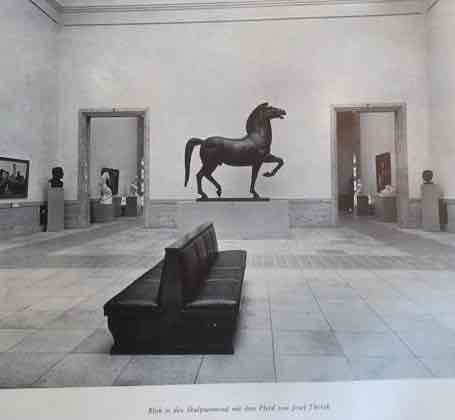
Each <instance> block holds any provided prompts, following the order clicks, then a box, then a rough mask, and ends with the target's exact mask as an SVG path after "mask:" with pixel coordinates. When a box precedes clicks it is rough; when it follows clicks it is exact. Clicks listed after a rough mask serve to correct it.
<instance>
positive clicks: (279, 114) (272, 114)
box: [262, 106, 286, 120]
mask: <svg viewBox="0 0 455 420" xmlns="http://www.w3.org/2000/svg"><path fill="white" fill-rule="evenodd" d="M262 116H263V118H266V119H268V120H273V119H274V118H280V119H283V118H284V117H285V116H286V111H285V110H284V109H280V108H275V107H274V106H267V107H266V108H264V109H263V111H262Z"/></svg>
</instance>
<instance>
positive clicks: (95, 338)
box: [72, 329, 114, 354]
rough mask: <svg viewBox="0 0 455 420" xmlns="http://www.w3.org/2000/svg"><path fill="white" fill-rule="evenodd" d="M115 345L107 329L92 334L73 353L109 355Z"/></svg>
mask: <svg viewBox="0 0 455 420" xmlns="http://www.w3.org/2000/svg"><path fill="white" fill-rule="evenodd" d="M113 344H114V339H113V338H112V335H111V333H110V332H109V331H108V330H107V329H96V330H95V331H94V332H93V333H92V334H90V335H89V336H88V337H87V338H85V339H84V340H83V341H82V342H81V343H80V344H79V345H78V346H77V347H75V348H74V349H73V350H72V352H73V353H105V354H109V353H110V351H111V347H112V345H113Z"/></svg>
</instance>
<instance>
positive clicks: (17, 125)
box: [0, 0, 73, 201]
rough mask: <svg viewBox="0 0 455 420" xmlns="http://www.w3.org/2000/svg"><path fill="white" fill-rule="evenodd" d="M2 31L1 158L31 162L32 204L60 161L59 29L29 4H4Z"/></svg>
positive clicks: (12, 0)
mask: <svg viewBox="0 0 455 420" xmlns="http://www.w3.org/2000/svg"><path fill="white" fill-rule="evenodd" d="M0 28H1V35H2V36H1V37H0V57H2V60H1V66H0V80H1V81H0V127H1V128H0V156H6V157H12V158H20V159H29V160H30V173H29V192H28V201H41V200H44V199H46V194H45V191H46V189H47V180H48V179H49V178H50V175H51V171H50V167H51V165H53V164H56V163H58V162H56V161H55V158H56V150H57V143H56V142H57V98H58V96H57V89H58V82H57V80H58V72H57V31H58V26H57V25H56V24H55V23H54V22H53V21H51V20H50V19H49V18H48V17H47V16H45V15H44V14H43V13H42V12H41V11H40V10H38V9H37V8H36V7H35V6H34V5H33V4H31V3H30V2H29V1H28V0H2V4H1V7H0ZM65 181H68V182H69V179H65ZM71 188H73V186H71ZM20 201H25V200H23V199H21V200H20Z"/></svg>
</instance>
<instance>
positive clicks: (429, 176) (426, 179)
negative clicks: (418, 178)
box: [422, 169, 433, 184]
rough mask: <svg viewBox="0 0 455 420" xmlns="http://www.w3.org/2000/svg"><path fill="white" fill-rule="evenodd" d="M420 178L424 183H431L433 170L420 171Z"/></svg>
mask: <svg viewBox="0 0 455 420" xmlns="http://www.w3.org/2000/svg"><path fill="white" fill-rule="evenodd" d="M422 178H423V181H424V184H432V183H433V171H431V170H429V169H426V170H425V171H423V172H422Z"/></svg>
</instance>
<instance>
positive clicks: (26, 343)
mask: <svg viewBox="0 0 455 420" xmlns="http://www.w3.org/2000/svg"><path fill="white" fill-rule="evenodd" d="M92 332H93V331H92V330H39V331H36V332H34V333H33V334H30V335H28V336H27V337H25V338H24V339H23V340H22V341H21V342H20V343H19V344H17V345H16V346H14V347H12V348H10V350H9V351H12V352H21V353H30V352H36V353H65V352H69V351H71V350H73V349H74V348H75V347H76V346H77V345H78V344H80V343H81V341H82V340H83V339H85V338H86V337H87V336H88V335H89V334H91V333H92Z"/></svg>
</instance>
